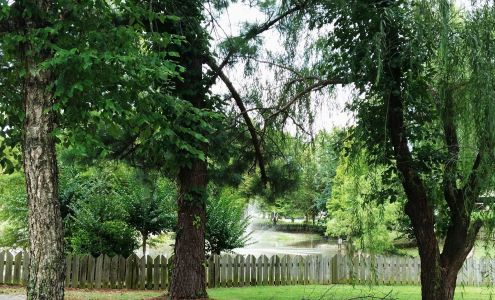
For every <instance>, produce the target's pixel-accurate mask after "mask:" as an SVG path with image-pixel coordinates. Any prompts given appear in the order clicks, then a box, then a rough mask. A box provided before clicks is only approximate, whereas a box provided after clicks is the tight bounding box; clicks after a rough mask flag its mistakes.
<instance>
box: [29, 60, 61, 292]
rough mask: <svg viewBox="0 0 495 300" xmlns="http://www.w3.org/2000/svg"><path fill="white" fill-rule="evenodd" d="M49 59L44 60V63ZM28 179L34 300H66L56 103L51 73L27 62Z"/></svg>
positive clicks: (30, 270) (31, 288) (31, 289)
mask: <svg viewBox="0 0 495 300" xmlns="http://www.w3.org/2000/svg"><path fill="white" fill-rule="evenodd" d="M41 60H43V58H41ZM25 65H26V66H27V71H28V75H27V78H26V80H25V91H24V92H25V98H24V108H25V113H26V116H25V120H24V137H23V155H24V174H25V177H26V190H27V196H28V205H29V254H30V262H29V278H28V281H29V283H28V285H27V296H28V299H47V300H56V299H63V298H64V277H65V259H64V246H63V240H64V238H63V237H64V234H63V228H62V217H61V213H60V203H59V199H58V171H57V160H56V154H55V141H54V139H53V137H52V131H53V129H54V126H55V125H54V124H55V114H54V113H53V111H51V107H52V105H53V104H54V98H53V95H52V94H51V92H50V91H49V90H48V89H47V87H48V86H49V85H50V83H51V76H50V73H49V72H46V71H41V72H39V73H37V74H36V73H35V68H36V62H35V61H34V60H33V59H31V58H27V59H26V60H25Z"/></svg>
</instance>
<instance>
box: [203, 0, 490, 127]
mask: <svg viewBox="0 0 495 300" xmlns="http://www.w3.org/2000/svg"><path fill="white" fill-rule="evenodd" d="M454 1H455V3H456V5H457V6H458V7H460V8H461V9H466V10H469V9H470V8H472V7H473V5H474V4H475V3H476V2H479V1H476V0H474V1H473V0H454ZM482 1H486V0H482ZM265 20H266V17H265V16H264V15H263V14H262V13H261V12H259V11H258V10H257V9H255V8H250V7H249V6H247V5H245V4H243V3H239V2H238V3H235V4H232V5H230V7H229V8H228V9H227V11H226V12H225V13H224V14H223V15H222V16H221V17H220V19H219V20H218V23H217V26H216V27H217V28H216V30H215V31H213V32H212V36H213V37H214V41H213V43H215V42H218V41H221V40H223V39H224V38H225V37H227V36H237V35H238V34H239V32H240V28H241V27H242V24H243V23H245V22H250V23H252V22H256V23H261V22H263V21H265ZM263 42H264V46H265V47H266V48H267V49H270V50H272V51H281V50H283V49H281V46H280V40H279V39H278V36H277V34H276V33H274V32H272V31H268V32H266V33H265V34H263ZM226 73H227V74H228V76H229V77H230V79H231V81H232V82H233V83H234V85H235V86H236V88H238V89H240V87H241V86H242V84H243V83H244V80H243V75H242V73H243V71H242V67H241V66H234V68H232V69H228V70H226ZM265 74H266V73H265ZM266 76H267V78H268V75H266ZM213 91H214V92H220V93H227V90H226V88H225V87H224V86H223V83H222V82H220V81H219V82H218V83H217V85H216V86H215V87H214V88H213ZM353 93H354V91H353V90H352V88H350V87H341V86H339V87H337V88H336V90H335V92H334V93H333V95H329V96H328V99H325V100H326V101H324V103H323V104H322V105H321V107H320V108H319V109H317V111H316V119H315V123H314V126H313V131H314V132H317V131H319V130H322V129H325V130H331V129H332V128H334V127H344V126H346V125H352V124H353V123H354V118H353V116H352V114H351V113H350V112H348V111H346V110H345V105H346V103H348V102H349V101H351V100H352V97H353ZM288 129H289V131H292V130H294V128H290V126H289V128H288Z"/></svg>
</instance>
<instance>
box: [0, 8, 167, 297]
mask: <svg viewBox="0 0 495 300" xmlns="http://www.w3.org/2000/svg"><path fill="white" fill-rule="evenodd" d="M128 5H130V4H129V3H127V2H126V3H122V2H119V3H115V5H108V3H107V2H106V1H78V2H70V1H63V0H61V1H41V0H40V1H34V0H33V1H13V2H11V1H1V2H0V6H1V10H0V35H1V36H2V40H1V43H0V47H1V49H0V63H1V67H0V73H1V76H0V84H1V85H2V90H1V92H0V99H1V102H0V126H1V128H2V130H0V134H1V135H2V137H3V138H5V139H2V145H1V147H0V150H2V152H3V151H4V150H5V149H6V145H7V146H13V145H15V144H17V143H19V142H20V141H21V140H22V148H23V160H24V172H25V180H26V190H27V195H28V203H29V239H30V242H29V244H30V245H29V246H30V247H29V248H30V255H31V256H30V258H31V259H30V268H29V270H30V271H29V284H28V288H27V294H28V298H29V299H62V298H63V296H64V292H63V283H64V271H63V270H64V255H63V249H64V247H63V229H62V218H61V213H60V203H59V199H58V179H57V175H58V170H57V162H56V153H55V143H56V141H63V142H65V143H66V144H69V143H70V142H72V141H76V140H78V141H79V143H74V144H73V145H74V146H75V147H76V148H78V149H79V151H81V152H84V151H85V149H88V148H92V147H94V146H98V145H97V143H95V139H94V138H92V137H91V133H93V132H94V129H95V128H97V129H100V130H102V127H103V126H102V124H105V125H107V127H106V128H105V129H106V131H107V132H109V131H111V132H112V133H113V134H118V133H119V132H118V130H116V129H117V128H116V127H115V126H111V125H113V122H110V120H112V121H113V120H115V119H122V118H124V117H123V115H125V116H127V115H128V114H126V112H127V113H130V112H131V111H134V110H136V108H138V107H139V106H138V105H135V104H136V103H145V102H146V99H149V98H147V97H148V96H149V97H150V98H154V96H155V94H154V93H153V90H152V89H149V87H150V85H152V84H153V83H154V82H158V81H159V82H168V81H169V79H170V78H171V77H174V76H175V75H176V74H177V70H176V65H175V64H173V63H172V62H171V61H170V60H168V59H166V58H165V56H167V55H168V54H161V55H155V56H152V54H153V53H152V52H148V51H146V50H147V46H148V45H149V43H150V40H152V39H156V40H155V43H157V42H159V41H163V44H162V45H163V49H167V46H166V45H170V44H173V43H174V41H175V40H176V39H175V38H174V37H171V36H170V35H167V34H162V35H156V34H154V35H148V34H144V33H143V31H142V30H140V29H139V28H140V27H141V25H142V24H129V23H132V22H128V23H125V24H122V25H119V26H115V24H114V23H113V20H115V19H117V18H119V17H120V16H121V13H122V12H123V11H132V12H133V13H134V14H135V16H136V17H139V16H140V14H141V13H147V7H148V6H145V7H140V6H134V7H132V8H130V7H129V6H128ZM147 15H148V16H149V17H150V18H151V19H152V20H154V18H158V17H157V16H156V15H151V14H147ZM160 19H163V20H165V19H166V17H165V16H160ZM164 53H168V52H164ZM157 57H159V58H160V59H157ZM163 87H164V88H163V90H167V89H168V87H169V86H168V85H163ZM144 90H148V92H147V93H145V94H143V93H142V92H143V91H144ZM161 94H166V93H163V91H161ZM137 100H140V101H137ZM95 125H96V126H95ZM88 128H90V130H87V129H88ZM68 131H70V134H67V133H68ZM66 134H67V135H66ZM88 137H89V138H88ZM100 150H101V151H100V154H101V155H103V156H105V153H106V152H105V151H104V150H105V149H100ZM14 159H17V157H14ZM0 162H1V163H2V165H3V166H4V167H7V168H5V169H9V168H8V167H9V166H11V165H12V164H11V163H9V161H8V160H7V159H6V157H5V156H3V157H2V159H1V160H0Z"/></svg>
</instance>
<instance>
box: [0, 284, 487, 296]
mask: <svg viewBox="0 0 495 300" xmlns="http://www.w3.org/2000/svg"><path fill="white" fill-rule="evenodd" d="M2 294H11V295H15V294H21V295H22V294H24V289H22V288H7V287H2V286H0V295H2ZM162 294H163V292H154V291H126V290H72V289H70V290H68V291H67V292H66V299H67V300H100V299H101V300H109V299H116V300H138V299H149V298H153V297H158V296H161V295H162ZM208 294H209V296H210V297H211V298H212V299H215V300H252V299H256V300H277V299H281V300H317V299H319V300H340V299H341V300H346V299H351V298H352V299H359V297H362V299H374V298H372V297H376V298H379V299H380V298H383V299H390V300H391V299H397V300H420V299H421V296H420V288H419V287H418V286H375V287H372V288H369V287H367V286H354V287H353V286H351V285H306V286H258V287H245V288H216V289H209V290H208ZM491 294H493V295H494V296H495V289H490V288H483V287H457V289H456V299H459V300H461V299H462V300H464V299H465V300H483V299H492V298H493V299H495V297H491ZM376 298H375V299H376Z"/></svg>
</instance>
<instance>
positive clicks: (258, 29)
mask: <svg viewBox="0 0 495 300" xmlns="http://www.w3.org/2000/svg"><path fill="white" fill-rule="evenodd" d="M307 3H308V1H307V0H306V1H303V2H301V3H299V4H296V5H294V6H293V7H292V8H290V9H288V10H286V11H285V12H283V13H281V14H280V15H278V16H277V17H276V18H274V19H271V20H268V21H266V22H265V23H263V24H260V25H259V26H255V27H253V28H251V29H250V30H248V32H246V33H245V34H243V35H241V36H239V38H241V39H242V40H243V41H245V42H246V41H249V40H251V39H253V38H255V37H256V36H258V35H260V34H262V33H263V32H265V31H267V30H270V29H271V28H272V26H274V25H275V24H277V23H278V22H279V21H280V20H282V19H284V18H285V17H287V16H289V15H291V14H293V13H295V12H297V11H299V10H302V9H304V7H306V5H307ZM234 54H235V50H234V49H231V50H230V51H229V52H228V53H227V55H226V56H225V58H224V59H223V60H222V62H221V63H220V64H219V65H218V68H217V71H214V72H215V73H214V74H213V76H212V78H216V77H217V76H219V75H220V74H219V72H220V71H222V70H223V68H224V67H225V66H226V65H227V64H228V63H229V61H230V59H231V58H232V57H233V56H234Z"/></svg>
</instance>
